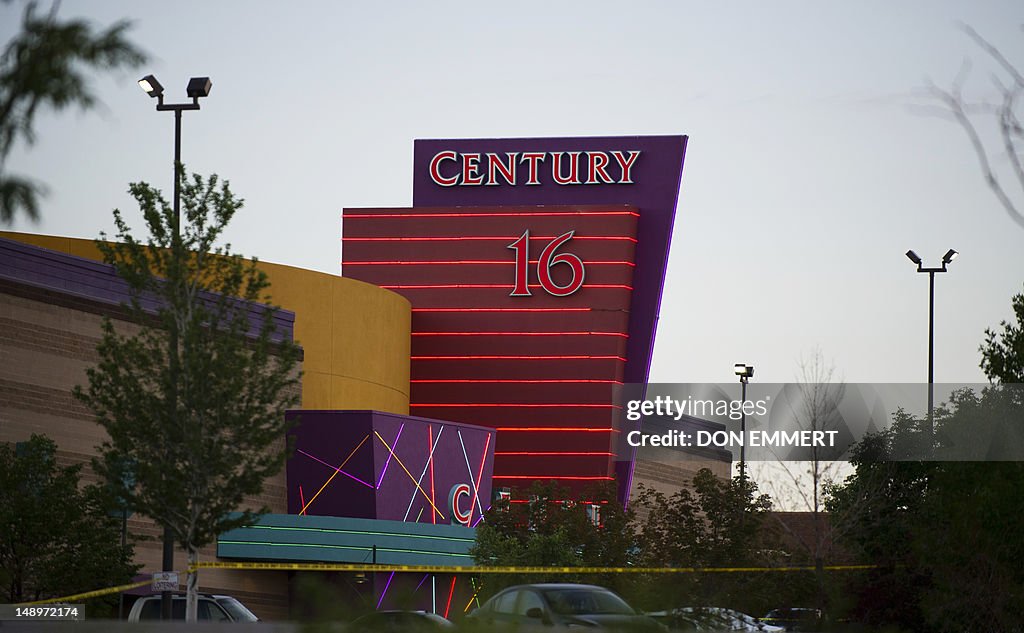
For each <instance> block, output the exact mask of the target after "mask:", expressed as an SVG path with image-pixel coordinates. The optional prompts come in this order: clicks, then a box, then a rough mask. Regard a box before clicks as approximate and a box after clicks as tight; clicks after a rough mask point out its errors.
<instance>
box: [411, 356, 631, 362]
mask: <svg viewBox="0 0 1024 633" xmlns="http://www.w3.org/2000/svg"><path fill="white" fill-rule="evenodd" d="M410 358H411V359H412V360H621V361H622V362H626V359H625V358H623V357H621V356H582V355H577V356H410Z"/></svg>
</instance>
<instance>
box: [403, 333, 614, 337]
mask: <svg viewBox="0 0 1024 633" xmlns="http://www.w3.org/2000/svg"><path fill="white" fill-rule="evenodd" d="M412 335H413V336H619V337H622V338H629V334H626V333H625V332H413V333H412Z"/></svg>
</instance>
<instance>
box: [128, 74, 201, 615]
mask: <svg viewBox="0 0 1024 633" xmlns="http://www.w3.org/2000/svg"><path fill="white" fill-rule="evenodd" d="M139 87H140V88H142V89H143V90H144V91H145V92H146V94H148V95H149V96H150V97H154V98H156V100H157V102H156V109H157V111H159V112H168V111H169V112H174V181H173V182H174V203H173V204H174V231H173V234H172V240H173V241H172V242H171V251H172V252H177V251H178V250H179V249H180V248H181V176H182V174H181V113H182V112H184V111H185V110H198V109H199V99H200V97H205V96H207V95H209V94H210V88H212V87H213V82H211V81H210V78H209V77H193V78H191V79H189V81H188V87H187V88H186V89H185V90H186V94H187V95H188V96H189V97H191V98H192V101H191V103H164V87H163V86H161V85H160V82H159V81H157V80H156V77H154V76H153V75H146V76H145V77H143V78H142V79H140V80H139ZM167 348H168V350H173V352H171V353H169V354H168V359H169V367H168V369H169V373H170V376H171V394H170V398H168V399H169V401H170V405H169V406H170V408H171V412H172V416H173V413H174V411H175V410H176V401H177V383H178V379H177V376H178V354H177V349H178V330H177V326H176V325H173V320H172V326H171V328H170V330H169V331H168V333H167ZM162 567H163V571H165V572H168V571H173V570H174V533H173V532H172V531H171V528H170V527H167V526H164V548H163V564H162ZM160 617H161V619H164V620H170V619H171V592H170V591H164V592H162V593H161V594H160Z"/></svg>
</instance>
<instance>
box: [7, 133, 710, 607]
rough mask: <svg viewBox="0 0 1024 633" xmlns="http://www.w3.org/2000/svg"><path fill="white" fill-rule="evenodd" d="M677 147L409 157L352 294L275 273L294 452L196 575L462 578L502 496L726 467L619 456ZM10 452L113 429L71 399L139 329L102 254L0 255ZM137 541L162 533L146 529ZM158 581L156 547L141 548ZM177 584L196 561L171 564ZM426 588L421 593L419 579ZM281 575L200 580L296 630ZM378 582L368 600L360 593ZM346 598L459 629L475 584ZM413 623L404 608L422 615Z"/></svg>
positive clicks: (381, 587)
mask: <svg viewBox="0 0 1024 633" xmlns="http://www.w3.org/2000/svg"><path fill="white" fill-rule="evenodd" d="M685 145H686V138H685V137H670V136H666V137H608V138H561V139H477V140H429V141H416V142H415V146H414V173H413V181H414V192H413V201H412V202H413V204H412V206H410V207H405V208H387V209H382V208H372V209H347V208H346V209H344V211H343V214H342V215H343V221H342V235H341V239H342V274H343V276H336V275H328V274H324V273H319V272H314V271H308V270H302V269H298V268H293V267H289V266H281V265H276V264H268V263H260V266H261V268H262V269H263V270H264V271H265V272H267V274H268V276H269V278H270V282H271V293H272V296H273V300H274V302H275V303H276V304H278V305H280V306H281V307H282V308H283V311H282V312H281V313H280V314H279V317H278V324H279V326H280V328H281V329H282V331H284V332H285V333H286V335H290V336H292V337H293V338H294V340H295V341H296V342H298V343H299V345H301V347H302V349H303V352H304V358H303V365H302V369H303V372H304V373H303V380H302V385H301V389H302V393H301V402H302V407H301V409H300V410H297V411H294V412H291V413H290V414H289V415H290V416H293V417H295V418H296V419H297V420H298V422H297V425H296V426H295V427H294V430H293V434H294V436H295V446H296V451H295V453H294V455H293V456H292V458H291V459H290V461H289V462H288V464H287V467H286V470H285V472H283V473H281V474H280V475H279V476H277V477H275V478H273V479H272V480H270V481H268V482H267V485H266V488H265V491H264V493H263V495H262V496H261V497H260V498H258V499H253V503H254V504H256V505H267V506H268V507H270V508H271V514H269V515H267V516H265V517H263V518H262V519H261V520H260V522H259V523H258V524H257V525H254V526H250V527H248V528H243V529H239V530H235V531H232V532H230V533H227V534H224V535H222V536H221V537H220V539H219V541H218V544H217V546H216V547H215V548H210V549H209V551H206V552H203V555H202V560H204V561H220V562H224V563H229V562H260V561H263V562H278V563H279V562H292V563H318V562H326V563H333V562H350V563H376V564H378V565H382V566H387V565H408V564H412V565H467V564H472V562H473V561H472V559H471V558H470V556H469V554H468V551H469V547H470V546H471V545H472V543H473V540H474V533H475V532H474V528H475V526H477V525H478V524H479V522H480V521H481V520H482V517H483V515H484V513H485V512H486V510H487V509H488V507H489V506H490V504H491V500H492V496H493V495H492V493H493V492H496V491H497V490H499V489H500V490H501V491H503V492H504V491H506V490H507V491H508V494H510V495H511V496H512V498H513V500H514V501H523V500H524V499H525V498H526V495H527V494H528V493H527V492H526V491H527V490H528V488H529V486H530V485H531V484H532V483H533V482H537V481H541V482H557V483H559V484H561V485H564V486H566V487H568V488H569V489H570V490H571V491H572V492H571V494H581V493H582V492H583V491H584V490H587V489H588V488H589V487H590V486H592V485H593V484H613V485H614V486H617V490H618V494H619V497H620V499H623V500H625V499H628V497H629V495H630V493H631V492H632V491H634V490H636V488H637V487H638V485H639V484H640V483H644V484H645V485H647V486H648V487H654V488H658V489H662V490H666V491H672V490H675V489H678V488H679V487H680V486H681V485H683V484H684V483H685V482H686V481H687V480H688V479H689V478H691V477H692V475H693V473H694V472H695V471H696V469H697V468H699V467H702V466H712V467H713V469H715V470H716V472H717V473H718V474H720V475H722V476H727V475H728V472H729V468H730V461H729V457H728V455H727V454H718V455H711V456H707V455H704V456H701V457H699V459H697V460H695V461H690V462H684V461H682V460H680V459H679V458H678V457H679V456H678V455H666V458H665V459H660V458H655V459H648V460H643V461H641V460H636V459H634V457H635V455H634V454H620V451H619V449H618V447H619V445H620V443H619V442H617V441H616V436H617V434H618V433H620V431H621V430H622V423H621V421H620V417H621V416H620V415H619V412H620V410H621V405H620V404H619V403H618V402H617V400H616V396H617V393H618V390H619V389H620V388H621V386H622V385H623V384H626V383H639V384H645V383H646V381H647V375H648V370H649V366H650V360H651V353H652V350H653V343H654V336H655V329H656V325H657V316H658V308H659V304H660V300H661V292H662V287H663V282H664V274H665V265H666V262H667V258H668V250H669V245H670V243H671V234H672V227H673V222H674V216H675V208H676V203H677V194H678V191H679V184H680V177H681V173H682V164H683V155H684V150H685ZM0 238H2V239H0V264H2V265H0V306H2V312H0V319H2V320H3V322H4V324H5V327H4V328H3V332H4V335H3V338H2V339H0V351H2V353H3V355H4V362H3V363H2V366H3V369H2V370H0V371H3V372H4V373H3V374H2V375H0V393H2V394H3V398H2V400H0V421H2V424H0V441H21V440H24V439H27V438H28V436H29V435H30V434H31V433H45V434H47V435H49V436H50V437H52V438H53V439H54V440H55V441H57V443H58V447H59V458H60V459H61V461H62V462H64V463H81V462H87V461H88V460H89V458H90V457H91V456H92V455H94V454H95V449H94V447H95V446H96V444H98V443H99V441H100V440H101V437H102V436H101V431H100V429H99V427H98V426H97V425H96V424H95V423H94V422H93V421H92V419H91V416H90V414H89V412H88V411H86V410H83V408H82V406H81V405H80V404H79V403H77V402H75V401H74V400H73V399H72V398H71V389H72V388H73V387H74V385H76V384H81V383H83V382H84V380H85V373H84V372H85V368H86V367H87V366H89V365H90V364H91V363H93V362H95V360H96V353H95V346H96V343H97V342H98V340H99V336H100V322H101V320H102V318H103V317H105V316H109V317H111V318H113V319H115V321H119V323H118V326H119V327H125V328H131V327H134V326H133V325H132V324H130V323H128V322H126V321H125V315H124V313H123V311H122V310H121V309H120V308H119V306H120V304H121V303H122V302H123V301H124V300H125V298H126V296H127V295H126V289H125V287H124V285H123V283H121V282H120V280H119V279H118V278H117V277H116V275H115V274H114V273H113V270H112V269H111V268H110V267H108V266H106V265H104V264H101V263H99V262H98V261H97V260H100V259H101V258H100V255H99V253H98V251H97V250H96V248H95V246H94V245H93V243H92V242H91V241H90V240H81V239H73V238H62V237H51V236H42V235H29V234H17V233H2V234H0ZM128 523H129V530H130V531H131V533H133V534H140V535H141V534H149V535H156V533H157V530H156V528H155V526H154V525H153V524H152V523H150V522H148V521H147V520H145V519H143V518H141V517H137V516H133V517H132V518H130V519H129V522H128ZM136 552H137V557H138V561H139V562H140V563H142V564H143V565H144V571H147V572H149V571H156V570H158V569H159V562H160V551H159V543H157V542H154V541H143V542H140V543H139V544H138V545H137V548H136ZM176 566H177V568H179V569H183V568H184V558H183V557H182V558H181V559H180V560H178V561H177V565H176ZM414 576H415V577H414ZM291 579H292V573H291V572H288V571H249V570H237V569H208V570H204V571H203V572H202V573H201V575H200V582H201V587H202V589H203V590H204V591H210V592H217V593H227V594H231V595H235V596H236V597H239V598H240V599H241V600H242V601H243V602H245V603H246V604H248V605H249V606H250V607H251V608H252V609H253V610H254V611H255V612H256V613H257V614H258V615H260V616H261V617H264V618H266V619H280V618H285V617H287V616H288V612H289V604H290V602H291V598H294V596H293V595H292V596H290V592H293V591H294V590H295V589H294V583H292V582H290V581H291ZM364 579H365V580H366V582H362V581H363V580H364ZM338 586H339V587H347V588H348V589H346V590H351V591H352V592H353V596H355V597H357V598H355V599H360V600H362V602H363V603H365V604H366V605H368V606H372V607H377V608H387V607H389V606H394V605H395V604H396V603H395V600H396V596H397V595H398V594H399V593H400V592H401V593H402V594H403V595H404V596H406V597H408V596H412V600H413V601H414V603H415V605H416V606H417V607H418V608H424V609H428V610H432V611H434V612H438V613H440V614H442V615H449V616H455V615H456V613H460V612H461V611H463V610H464V609H466V608H468V607H469V606H470V604H471V600H472V597H473V595H474V592H475V590H476V587H475V585H474V584H473V581H472V579H471V578H468V577H463V576H457V575H452V574H448V575H444V574H395V573H392V572H384V573H380V574H371V575H370V577H369V578H368V579H367V578H366V577H365V576H358V575H352V576H345V577H342V578H341V579H340V582H339V583H338ZM404 604H406V606H408V604H407V603H404Z"/></svg>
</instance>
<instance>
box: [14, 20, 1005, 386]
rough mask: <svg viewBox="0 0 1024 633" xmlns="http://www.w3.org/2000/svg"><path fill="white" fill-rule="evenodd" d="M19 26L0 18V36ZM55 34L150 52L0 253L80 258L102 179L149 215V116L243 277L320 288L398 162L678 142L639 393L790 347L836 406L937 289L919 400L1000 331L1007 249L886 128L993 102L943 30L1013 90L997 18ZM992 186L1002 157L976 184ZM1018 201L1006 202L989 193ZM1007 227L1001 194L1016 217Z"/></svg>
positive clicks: (978, 73)
mask: <svg viewBox="0 0 1024 633" xmlns="http://www.w3.org/2000/svg"><path fill="white" fill-rule="evenodd" d="M22 7H23V3H22V2H12V3H4V4H0V37H2V39H3V40H4V41H6V40H7V39H9V37H10V35H11V33H12V32H13V29H14V28H15V27H16V24H17V23H18V22H19V17H20V11H21V10H22ZM60 12H61V15H62V16H64V17H68V16H71V15H85V16H87V17H89V18H90V19H92V20H94V21H95V22H96V23H97V24H100V25H107V24H110V23H112V22H113V21H115V20H116V19H119V18H129V19H131V20H133V21H134V23H135V26H134V28H133V29H132V31H131V36H132V38H133V39H134V41H135V42H137V43H138V44H139V45H141V46H142V47H143V48H144V49H146V50H147V51H148V52H149V53H150V54H151V57H152V58H151V60H150V62H149V64H148V65H147V66H146V67H145V68H142V69H139V71H137V72H130V73H122V74H116V75H107V76H104V77H101V78H99V79H97V80H96V81H95V83H94V87H95V89H96V91H97V93H98V95H99V96H100V99H101V101H102V106H101V107H99V108H98V109H96V110H94V111H92V112H89V113H85V114H83V113H79V112H64V113H61V114H59V115H54V114H51V113H46V114H43V115H42V116H40V117H39V118H38V119H37V126H36V130H37V133H38V142H37V143H36V145H35V146H33V147H31V148H25V147H19V148H18V149H17V150H16V151H15V153H14V154H13V155H12V156H11V158H10V160H9V161H8V164H7V168H8V169H9V170H11V171H12V172H16V173H21V174H25V175H28V176H31V177H34V178H36V179H39V180H41V181H43V182H45V183H46V184H47V185H48V186H49V188H50V194H49V196H48V197H46V198H45V199H44V201H43V204H42V220H41V221H40V222H39V223H37V224H33V223H30V222H28V221H24V220H19V221H17V222H15V223H14V225H12V226H8V227H2V228H4V229H10V230H18V231H28V232H38V233H48V234H56V235H67V236H73V237H82V238H94V237H96V236H97V235H98V234H99V232H100V231H101V230H105V231H107V232H108V233H109V232H111V231H112V229H113V225H112V219H111V210H112V209H113V208H115V207H119V208H121V209H122V211H124V212H125V213H126V217H127V219H128V221H129V222H130V223H131V224H132V225H133V226H134V227H137V228H141V224H142V222H141V217H140V215H139V214H138V212H137V209H136V208H135V206H134V203H133V201H132V200H131V199H130V198H129V197H128V195H127V193H126V190H127V186H128V183H129V182H133V181H139V180H144V181H147V182H150V183H151V184H153V185H155V186H158V187H161V188H163V189H164V190H165V191H167V192H168V197H169V191H170V184H171V177H170V176H171V161H172V156H173V154H172V152H173V115H172V114H171V113H167V112H160V113H158V112H156V111H155V110H154V106H155V103H156V102H155V100H151V99H149V98H148V97H147V96H146V95H145V94H144V93H143V92H142V91H141V90H140V89H139V88H138V86H137V85H136V83H135V82H136V80H137V79H138V78H139V77H141V76H142V75H145V74H147V73H150V72H151V73H153V74H155V75H156V76H157V77H158V79H159V80H160V81H161V83H162V84H163V85H164V88H165V94H166V97H167V100H168V101H169V102H178V101H185V100H186V98H185V85H186V83H187V82H188V79H189V77H192V76H203V75H208V76H209V77H210V78H211V79H212V81H213V90H212V92H211V94H210V96H209V97H208V98H206V99H204V100H203V101H202V110H201V111H199V112H186V113H185V114H184V120H183V142H182V155H183V160H184V162H185V164H186V166H187V168H189V169H190V170H193V171H198V172H200V173H203V174H208V173H211V172H215V173H218V174H220V175H221V176H222V177H225V178H227V179H229V180H230V181H231V183H232V186H233V188H234V190H235V191H236V192H237V193H238V194H239V195H240V196H242V197H243V198H245V200H246V206H245V208H244V209H243V210H242V211H241V212H240V214H239V215H238V216H236V219H235V221H234V222H233V225H232V226H231V228H230V231H229V238H230V241H231V243H232V245H233V247H234V248H235V250H237V251H240V252H242V253H243V254H246V255H255V256H258V257H259V258H261V259H263V260H266V261H272V262H278V263H283V264H289V265H293V266H299V267H304V268H311V269H316V270H321V271H325V272H331V273H338V272H339V270H340V264H339V262H340V243H339V238H340V235H341V221H340V215H341V210H342V209H343V208H345V207H384V206H410V205H411V203H412V184H411V183H412V147H413V140H414V139H416V138H458V137H469V138H474V137H496V138H501V137H532V136H610V135H637V134H659V135H660V134H687V135H689V137H690V142H689V146H688V149H687V156H686V165H685V168H684V170H683V178H682V189H681V193H680V197H679V206H678V209H677V214H676V224H675V231H674V236H673V243H672V252H671V258H670V263H669V269H668V274H667V280H666V287H665V298H664V301H663V304H662V311H661V325H660V328H659V331H658V338H657V343H656V347H655V356H654V361H653V366H652V372H651V381H652V382H722V381H729V380H732V365H733V364H734V363H736V362H746V363H749V364H752V365H754V366H755V367H756V375H755V380H763V381H766V382H787V381H791V380H794V379H795V378H796V377H797V376H798V374H799V368H798V365H799V362H800V358H801V357H802V356H803V357H807V356H809V355H811V354H812V353H813V350H814V349H820V350H821V352H822V354H823V356H824V357H825V358H826V359H828V360H829V361H830V362H831V363H832V364H833V365H834V366H835V368H836V373H837V376H840V377H842V378H845V380H847V381H849V382H912V381H924V380H925V379H926V377H927V316H928V313H927V309H928V303H927V301H928V283H927V276H926V275H920V274H917V273H915V270H914V266H913V265H912V264H911V263H910V262H909V261H908V260H907V259H906V258H905V257H904V255H903V253H904V252H905V251H906V250H907V249H914V250H915V251H916V252H917V253H918V254H920V255H921V256H922V257H923V258H924V259H925V263H926V264H928V265H937V264H938V263H939V260H940V258H941V256H942V254H943V253H944V252H945V251H946V250H947V249H949V248H955V249H956V250H958V251H960V253H961V256H960V258H959V259H958V260H957V261H956V262H954V263H953V264H952V265H951V267H950V272H949V273H947V274H944V275H940V276H939V277H938V278H937V280H936V315H937V316H936V361H935V363H936V364H935V367H936V370H935V375H936V380H937V381H939V382H980V381H983V379H984V377H983V375H982V373H981V371H980V369H978V361H979V358H980V357H979V353H978V345H979V344H980V343H981V342H982V340H983V331H984V329H985V328H986V327H994V326H997V325H998V323H999V321H1000V320H1002V319H1008V318H1010V316H1011V309H1010V298H1011V296H1012V295H1013V294H1015V293H1019V292H1021V291H1022V288H1024V286H1022V282H1024V248H1022V246H1024V229H1022V228H1021V227H1020V226H1018V225H1017V224H1015V223H1013V222H1012V221H1011V220H1010V219H1009V217H1008V216H1007V214H1006V213H1005V212H1004V211H1003V210H1002V208H1001V207H1000V206H999V204H998V202H997V201H996V199H995V198H994V196H993V195H992V194H991V193H990V192H989V191H988V189H987V188H986V185H985V183H984V182H983V180H982V178H981V176H980V173H979V171H978V167H977V161H976V158H975V156H974V155H973V154H972V153H971V150H970V147H969V145H968V142H967V140H966V137H965V135H964V134H963V132H962V131H961V130H960V129H959V128H958V127H957V126H956V124H954V123H952V122H951V121H948V120H945V119H943V118H940V117H937V116H930V115H927V114H925V113H923V112H922V111H921V110H920V109H915V108H913V107H911V106H912V104H925V105H927V104H929V103H933V102H930V101H929V100H928V98H927V97H925V96H922V94H921V93H922V88H924V87H925V86H927V84H928V82H929V81H933V82H934V83H935V84H937V85H939V86H949V85H950V83H951V82H952V81H953V78H954V77H955V76H956V74H957V72H958V71H959V70H960V68H961V65H962V63H963V61H964V60H965V59H970V60H972V62H973V70H972V73H971V76H970V79H969V81H968V83H967V88H968V93H969V94H971V95H976V96H978V97H989V98H993V97H994V94H995V93H994V91H993V89H992V88H991V83H990V77H991V75H992V74H993V72H994V70H995V65H994V64H993V62H992V61H991V60H990V59H989V58H987V57H986V55H985V54H984V53H983V52H982V51H981V50H979V49H978V48H977V47H976V46H975V45H974V44H973V43H972V42H971V41H970V39H969V38H968V37H967V36H966V35H965V34H964V33H963V32H962V31H961V30H959V28H958V26H957V25H958V23H959V22H963V23H966V24H970V25H971V26H973V27H974V28H975V29H977V30H978V31H979V32H980V33H981V34H983V35H984V36H985V37H987V38H988V39H989V40H990V41H992V42H993V43H994V44H996V45H997V46H999V48H1000V49H1001V50H1002V51H1003V52H1004V54H1005V55H1006V56H1007V57H1008V58H1009V59H1011V60H1014V61H1015V62H1016V63H1017V64H1018V67H1021V68H1024V31H1022V30H1021V24H1022V23H1024V5H1022V4H1021V3H1020V2H1019V0H1016V1H1011V0H1007V1H995V0H992V1H983V2H951V1H935V0H916V1H906V2H891V1H881V0H873V1H866V2H830V3H815V2H788V1H779V2H771V3H764V2H730V3H709V2H681V1H673V2H636V3H624V2H599V1H593V0H588V1H579V2H551V1H550V0H549V1H546V2H533V1H521V2H515V3H480V2H393V3H389V2H361V3H352V2H305V3H284V2H256V1H251V0H246V1H244V2H243V1H231V2H229V1H223V2H216V3H213V2H205V1H203V2H200V1H192V2H186V1H180V2H147V1H132V2H127V1H105V2H102V3H99V2H89V1H85V0H78V1H75V0H65V1H64V2H63V3H62V4H61V9H60ZM1000 164H1001V165H1003V166H1005V160H1004V161H1001V162H1000ZM1017 192H1018V193H1020V189H1019V188H1018V189H1017ZM1017 199H1018V200H1020V201H1021V204H1022V206H1024V195H1019V196H1018V197H1017Z"/></svg>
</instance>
